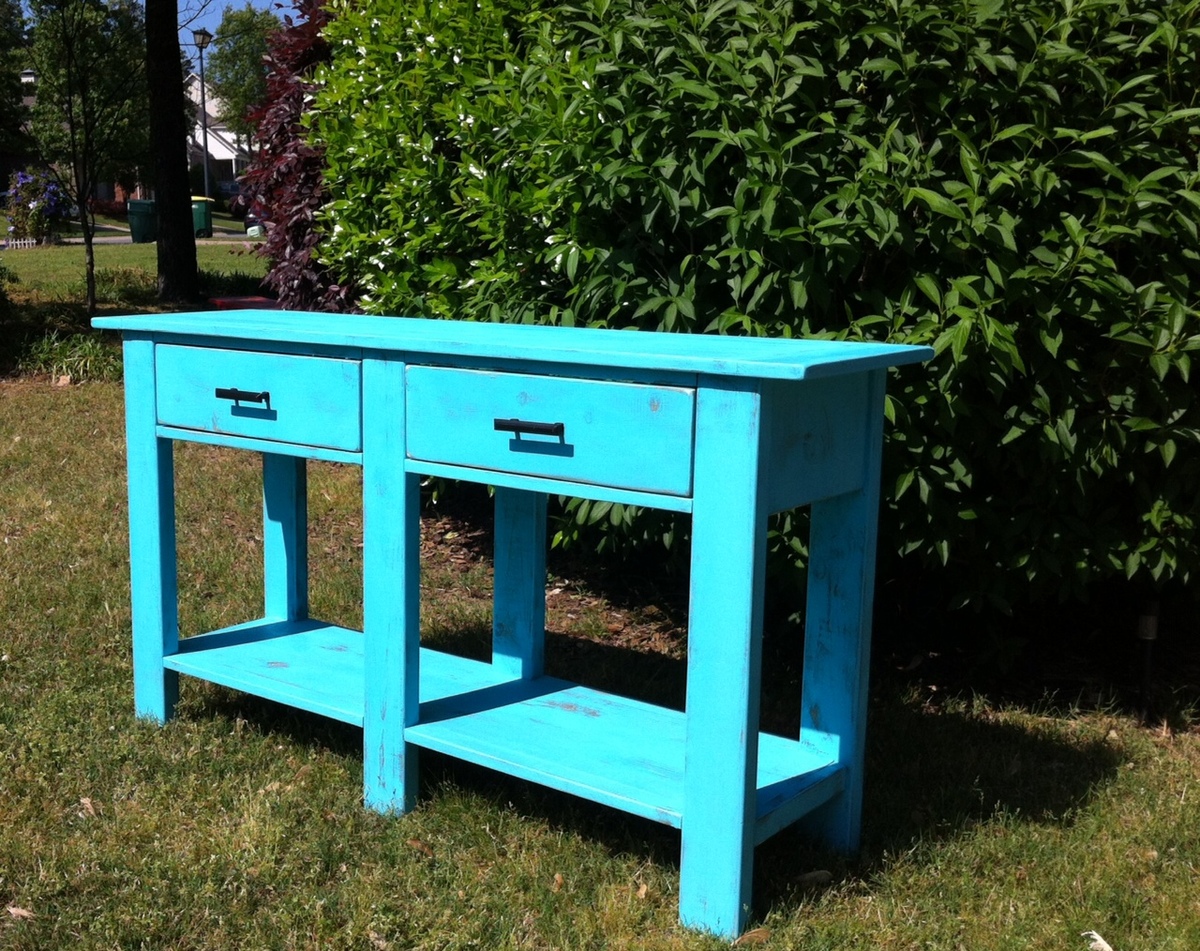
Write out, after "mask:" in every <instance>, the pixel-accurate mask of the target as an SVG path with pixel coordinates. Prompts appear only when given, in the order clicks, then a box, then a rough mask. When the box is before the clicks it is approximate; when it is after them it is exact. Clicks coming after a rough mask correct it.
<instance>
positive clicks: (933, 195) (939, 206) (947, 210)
mask: <svg viewBox="0 0 1200 951" xmlns="http://www.w3.org/2000/svg"><path fill="white" fill-rule="evenodd" d="M914 198H915V199H917V200H918V201H920V202H921V203H922V204H924V205H925V206H926V207H927V208H928V209H929V210H930V211H932V212H935V213H937V214H939V215H946V216H947V217H949V218H956V219H957V220H959V221H965V220H966V217H967V216H966V213H965V212H964V211H963V210H962V209H961V208H960V207H959V206H958V205H956V204H955V203H954V202H952V201H951V200H950V199H949V198H947V197H946V196H945V195H942V194H940V193H938V192H935V191H933V190H932V189H929V188H921V187H919V186H915V187H913V188H910V189H908V191H907V192H906V194H905V196H904V203H905V205H908V204H910V203H911V202H912V200H913V199H914Z"/></svg>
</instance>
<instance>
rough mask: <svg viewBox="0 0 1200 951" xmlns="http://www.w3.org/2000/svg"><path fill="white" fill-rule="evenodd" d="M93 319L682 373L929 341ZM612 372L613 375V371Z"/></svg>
mask: <svg viewBox="0 0 1200 951" xmlns="http://www.w3.org/2000/svg"><path fill="white" fill-rule="evenodd" d="M92 326H94V327H99V328H103V329H107V330H125V331H132V332H148V333H162V332H164V331H165V332H169V333H172V334H181V335H188V336H191V337H196V338H201V339H203V338H210V339H214V340H220V339H222V338H228V339H230V340H240V341H243V342H244V343H246V344H248V343H251V342H258V343H262V344H268V345H270V344H273V343H276V342H279V343H287V344H288V345H289V346H290V345H295V344H304V345H311V346H313V347H339V348H344V347H361V348H363V349H364V350H386V351H390V352H403V353H406V354H408V355H409V356H408V358H407V359H408V360H409V362H418V363H420V362H426V361H425V360H423V359H419V357H424V356H426V355H428V356H432V357H436V358H437V359H436V360H434V361H431V362H440V363H445V364H448V365H450V366H455V365H457V362H458V361H460V360H469V359H489V360H498V361H506V362H508V363H509V366H510V368H515V364H526V363H529V362H530V361H540V362H544V363H557V364H568V365H570V364H578V365H581V366H596V365H600V366H606V367H611V368H613V369H614V370H618V371H624V370H638V369H641V370H657V371H659V372H665V371H683V372H688V373H708V374H712V375H714V376H730V377H743V378H747V379H763V380H768V379H785V380H801V379H816V378H818V377H825V376H841V375H843V374H850V375H852V376H853V375H857V374H859V373H862V372H864V371H865V370H871V369H879V368H883V367H890V366H901V365H903V364H906V363H920V362H921V361H923V360H928V359H929V358H930V357H931V356H933V351H932V350H931V349H930V348H928V347H906V346H900V345H896V344H885V343H849V342H846V341H841V340H781V339H767V338H763V337H739V338H733V337H719V336H713V335H708V334H657V333H636V332H632V331H628V330H595V329H590V328H571V329H565V328H562V327H539V326H534V325H532V324H493V323H475V322H472V321H462V320H417V319H414V318H395V317H363V316H358V315H354V316H350V315H339V314H320V313H311V314H310V313H300V312H297V311H262V310H259V311H255V310H242V311H236V312H233V311H231V312H226V313H214V312H211V311H205V312H202V313H195V314H143V315H137V316H128V317H97V318H95V319H94V320H93V321H92ZM218 345H220V344H218ZM263 349H268V350H269V349H271V347H270V346H266V347H264V348H263ZM567 372H568V373H569V372H570V371H567ZM614 378H620V373H617V374H616V375H615V376H614Z"/></svg>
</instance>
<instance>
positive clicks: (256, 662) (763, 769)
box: [164, 621, 844, 841]
mask: <svg viewBox="0 0 1200 951" xmlns="http://www.w3.org/2000/svg"><path fill="white" fill-rule="evenodd" d="M420 664H421V715H420V722H419V723H418V724H417V725H416V726H412V727H409V728H408V729H407V730H406V731H405V739H406V740H407V741H408V742H409V743H412V744H414V745H416V746H419V747H423V748H426V749H431V750H436V751H438V752H440V753H445V754H447V755H450V756H454V757H456V758H458V759H462V760H466V761H468V762H472V763H476V764H479V765H482V766H487V767H490V768H493V769H496V770H499V771H500V772H503V773H505V774H507V775H511V776H515V777H518V778H521V779H527V780H531V781H533V782H537V783H541V784H543V785H546V786H550V787H552V788H554V789H560V790H563V791H565V792H569V793H573V794H575V795H578V796H581V797H584V798H586V799H590V800H593V801H595V802H600V803H603V804H605V805H609V806H613V807H615V808H617V809H622V810H624V811H626V812H630V813H633V814H635V815H639V816H644V817H646V818H648V819H653V820H655V821H658V822H663V823H666V824H667V825H671V826H675V827H679V826H680V825H681V823H682V817H683V812H684V805H683V795H684V782H683V779H684V750H685V737H686V726H687V721H686V718H685V716H684V714H682V713H680V712H678V711H675V710H668V709H664V708H662V707H657V706H654V705H652V704H648V703H642V702H640V701H637V700H631V699H628V698H625V697H618V696H614V695H612V694H606V693H602V692H600V691H598V690H592V689H590V688H587V687H581V686H579V685H578V684H573V683H570V682H568V681H565V680H558V679H555V678H553V677H539V678H537V679H535V680H515V681H514V680H511V679H508V678H506V677H505V676H503V675H499V674H497V673H495V672H494V671H493V668H492V666H491V665H490V664H487V663H482V662H480V661H475V660H467V659H464V658H461V657H455V656H453V655H450V654H444V653H441V652H440V651H434V650H428V649H422V651H421V659H420ZM164 665H165V666H166V667H167V668H168V669H170V670H176V671H178V672H180V673H183V674H188V675H190V676H193V677H198V678H201V679H203V680H208V681H211V682H213V683H218V684H222V685H223V686H226V687H232V688H234V689H236V690H242V691H245V692H246V693H250V694H254V695H255V696H259V697H265V698H267V699H270V700H275V701H278V702H280V703H286V704H289V705H290V706H294V707H297V708H299V709H302V710H309V711H311V712H313V713H319V714H322V715H323V716H328V717H332V718H334V719H337V720H341V721H343V722H345V723H351V724H356V725H359V726H361V725H362V722H363V681H364V678H363V635H362V634H361V633H359V632H358V631H351V630H347V629H345V628H340V627H335V626H333V625H329V624H323V623H321V622H319V621H273V622H272V621H256V622H252V623H250V624H244V625H239V626H238V627H233V628H227V629H225V630H222V631H216V632H213V633H211V634H204V635H200V636H198V637H191V638H186V639H185V640H182V641H180V643H179V650H178V652H177V653H175V654H173V655H171V656H170V657H168V658H166V660H165V661H164ZM831 740H832V738H830V737H825V736H823V735H822V736H818V737H806V741H804V742H801V741H797V740H792V739H787V738H785V737H779V736H775V735H773V734H769V733H760V734H759V743H758V783H757V785H758V802H757V805H758V836H757V837H758V839H759V840H760V841H761V840H762V839H764V838H766V837H767V836H769V835H771V834H772V833H774V832H776V831H778V830H779V829H781V828H783V827H784V826H786V825H788V824H790V823H791V822H793V821H795V820H796V819H797V818H799V817H800V816H801V815H803V814H805V813H806V812H808V811H810V810H811V809H813V808H815V807H816V806H818V805H820V804H821V803H823V802H825V801H827V800H828V799H830V798H831V797H832V796H834V795H836V794H837V793H838V792H840V791H841V790H842V788H843V783H844V779H843V773H842V771H841V769H840V768H838V767H837V766H836V765H835V764H834V757H833V755H832V754H831V753H830V750H835V749H836V743H834V742H831Z"/></svg>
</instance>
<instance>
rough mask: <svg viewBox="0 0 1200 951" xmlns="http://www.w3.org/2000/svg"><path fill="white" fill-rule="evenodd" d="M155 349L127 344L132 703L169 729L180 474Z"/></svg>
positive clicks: (174, 692) (174, 687) (174, 679)
mask: <svg viewBox="0 0 1200 951" xmlns="http://www.w3.org/2000/svg"><path fill="white" fill-rule="evenodd" d="M155 406H156V403H155V391H154V342H153V341H152V340H139V339H137V338H131V339H127V340H126V341H125V430H126V447H127V448H126V453H127V463H128V468H129V574H130V595H131V602H132V613H133V700H134V710H135V712H136V713H137V715H138V716H139V717H146V718H149V719H152V720H157V721H158V722H159V723H165V722H166V721H167V720H169V719H170V718H171V717H172V716H173V715H174V713H175V704H176V702H177V701H178V699H179V674H177V673H176V672H175V671H172V670H164V669H163V657H164V655H166V654H173V653H174V652H175V650H176V648H177V646H178V643H179V612H178V600H177V599H178V587H177V569H176V563H175V468H174V461H173V457H172V451H173V445H172V443H171V441H170V440H167V439H159V438H158V437H157V436H155V426H156V425H157V411H156V409H155Z"/></svg>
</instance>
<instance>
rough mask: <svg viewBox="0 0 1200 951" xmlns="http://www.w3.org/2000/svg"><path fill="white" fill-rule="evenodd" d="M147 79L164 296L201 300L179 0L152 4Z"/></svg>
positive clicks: (148, 8)
mask: <svg viewBox="0 0 1200 951" xmlns="http://www.w3.org/2000/svg"><path fill="white" fill-rule="evenodd" d="M146 79H147V81H148V85H149V87H150V141H151V142H152V143H153V146H152V147H153V151H154V193H155V200H156V201H155V203H156V207H157V211H158V296H159V298H160V299H162V300H193V301H194V300H196V299H198V298H199V296H200V288H199V281H198V275H197V273H196V234H195V229H194V227H193V225H192V201H191V185H190V184H189V181H188V155H187V139H188V129H187V121H186V118H185V116H186V112H185V109H184V103H185V98H184V92H183V67H182V64H181V62H180V52H179V6H178V3H177V0H146Z"/></svg>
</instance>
